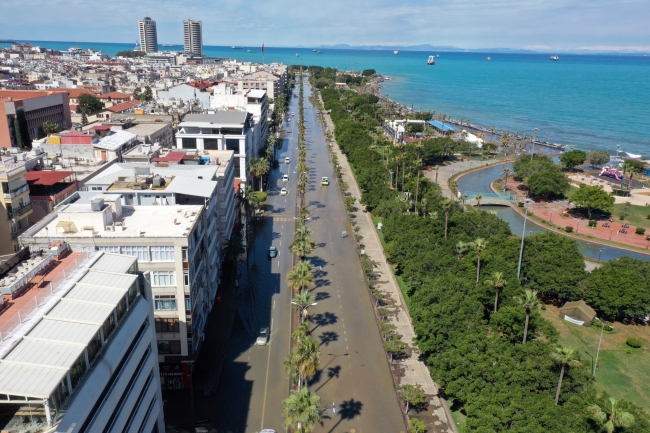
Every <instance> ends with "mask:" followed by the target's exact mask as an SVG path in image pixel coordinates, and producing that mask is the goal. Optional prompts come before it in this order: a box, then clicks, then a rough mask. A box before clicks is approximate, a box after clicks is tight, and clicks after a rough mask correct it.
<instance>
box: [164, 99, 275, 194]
mask: <svg viewBox="0 0 650 433" xmlns="http://www.w3.org/2000/svg"><path fill="white" fill-rule="evenodd" d="M265 125H266V123H255V121H254V119H253V115H252V114H251V113H248V112H245V111H237V110H233V111H217V112H216V113H214V114H187V115H186V116H185V118H184V120H183V122H181V124H180V125H179V130H178V132H177V133H176V147H177V148H178V149H191V150H196V151H197V152H198V154H199V155H200V154H202V153H203V152H209V151H213V150H232V151H234V152H235V155H234V157H235V177H237V178H238V179H240V180H241V181H242V182H244V183H246V182H247V170H246V167H247V166H248V161H250V159H251V158H256V157H257V151H258V150H259V149H260V147H262V145H263V144H264V141H265V140H266V133H267V132H266V130H264V129H263V127H264V126H265Z"/></svg>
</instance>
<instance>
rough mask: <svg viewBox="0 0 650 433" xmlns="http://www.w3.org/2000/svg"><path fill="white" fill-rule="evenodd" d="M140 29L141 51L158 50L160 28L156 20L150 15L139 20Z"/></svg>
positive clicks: (155, 51) (151, 51)
mask: <svg viewBox="0 0 650 433" xmlns="http://www.w3.org/2000/svg"><path fill="white" fill-rule="evenodd" d="M138 31H139V34H140V51H144V52H145V53H147V54H149V53H157V52H158V30H157V29H156V22H155V21H154V20H152V19H151V18H149V17H144V19H142V20H140V21H138Z"/></svg>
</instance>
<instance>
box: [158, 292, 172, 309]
mask: <svg viewBox="0 0 650 433" xmlns="http://www.w3.org/2000/svg"><path fill="white" fill-rule="evenodd" d="M153 298H154V299H153V306H154V309H156V310H176V295H156V296H154V297H153Z"/></svg>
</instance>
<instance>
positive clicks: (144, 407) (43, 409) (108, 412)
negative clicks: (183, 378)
mask: <svg viewBox="0 0 650 433" xmlns="http://www.w3.org/2000/svg"><path fill="white" fill-rule="evenodd" d="M20 265H21V266H22V267H23V268H24V269H26V268H25V267H29V266H35V268H34V269H32V270H36V269H38V272H37V273H36V274H35V275H34V276H33V277H31V280H30V282H33V281H35V280H38V282H37V283H36V285H38V284H42V283H45V284H48V285H49V287H50V290H49V291H48V292H49V293H48V294H47V295H43V294H42V293H41V290H35V289H28V290H27V291H25V292H24V293H22V294H21V299H24V298H29V300H30V301H32V302H31V303H30V304H29V306H27V305H20V304H19V303H15V304H13V305H11V306H10V307H9V308H8V309H4V310H2V313H1V314H0V328H1V329H2V330H3V331H4V332H3V333H2V341H0V405H2V406H3V418H2V425H1V426H0V428H1V429H2V430H3V431H19V430H20V431H22V430H23V426H24V425H25V424H24V419H25V409H24V408H25V407H26V406H29V408H30V410H29V421H30V429H32V430H31V431H56V432H68V433H77V432H79V433H82V432H93V431H107V432H129V433H131V432H133V433H135V432H147V433H149V432H157V433H164V432H165V424H164V417H163V401H162V393H161V387H160V379H159V378H160V375H159V371H158V363H157V362H156V361H157V359H156V358H157V344H156V333H155V330H156V325H155V322H154V317H153V312H152V308H151V305H152V295H151V288H150V286H149V281H148V278H147V277H146V276H144V275H142V274H141V273H140V271H139V269H138V263H137V258H136V257H132V256H124V255H116V254H107V253H102V252H89V253H74V252H72V253H70V251H69V249H68V248H67V245H65V244H64V243H56V244H53V245H51V247H50V248H47V249H46V250H45V252H44V253H37V254H32V255H31V257H29V255H28V257H27V259H26V260H24V261H23V262H22V263H20ZM5 280H6V278H3V279H2V280H0V286H2V285H3V281H5ZM5 288H6V287H3V288H2V289H3V291H4V289H5ZM28 309H29V310H30V311H28ZM20 313H22V314H23V315H24V316H26V315H27V314H28V313H30V314H31V315H30V320H29V321H27V322H25V323H21V322H20V321H15V320H14V321H12V320H11V319H13V318H14V316H16V315H20Z"/></svg>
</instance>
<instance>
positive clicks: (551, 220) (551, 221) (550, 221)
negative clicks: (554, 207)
mask: <svg viewBox="0 0 650 433" xmlns="http://www.w3.org/2000/svg"><path fill="white" fill-rule="evenodd" d="M548 222H549V223H550V224H553V212H551V218H550V219H549V221H548Z"/></svg>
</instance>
